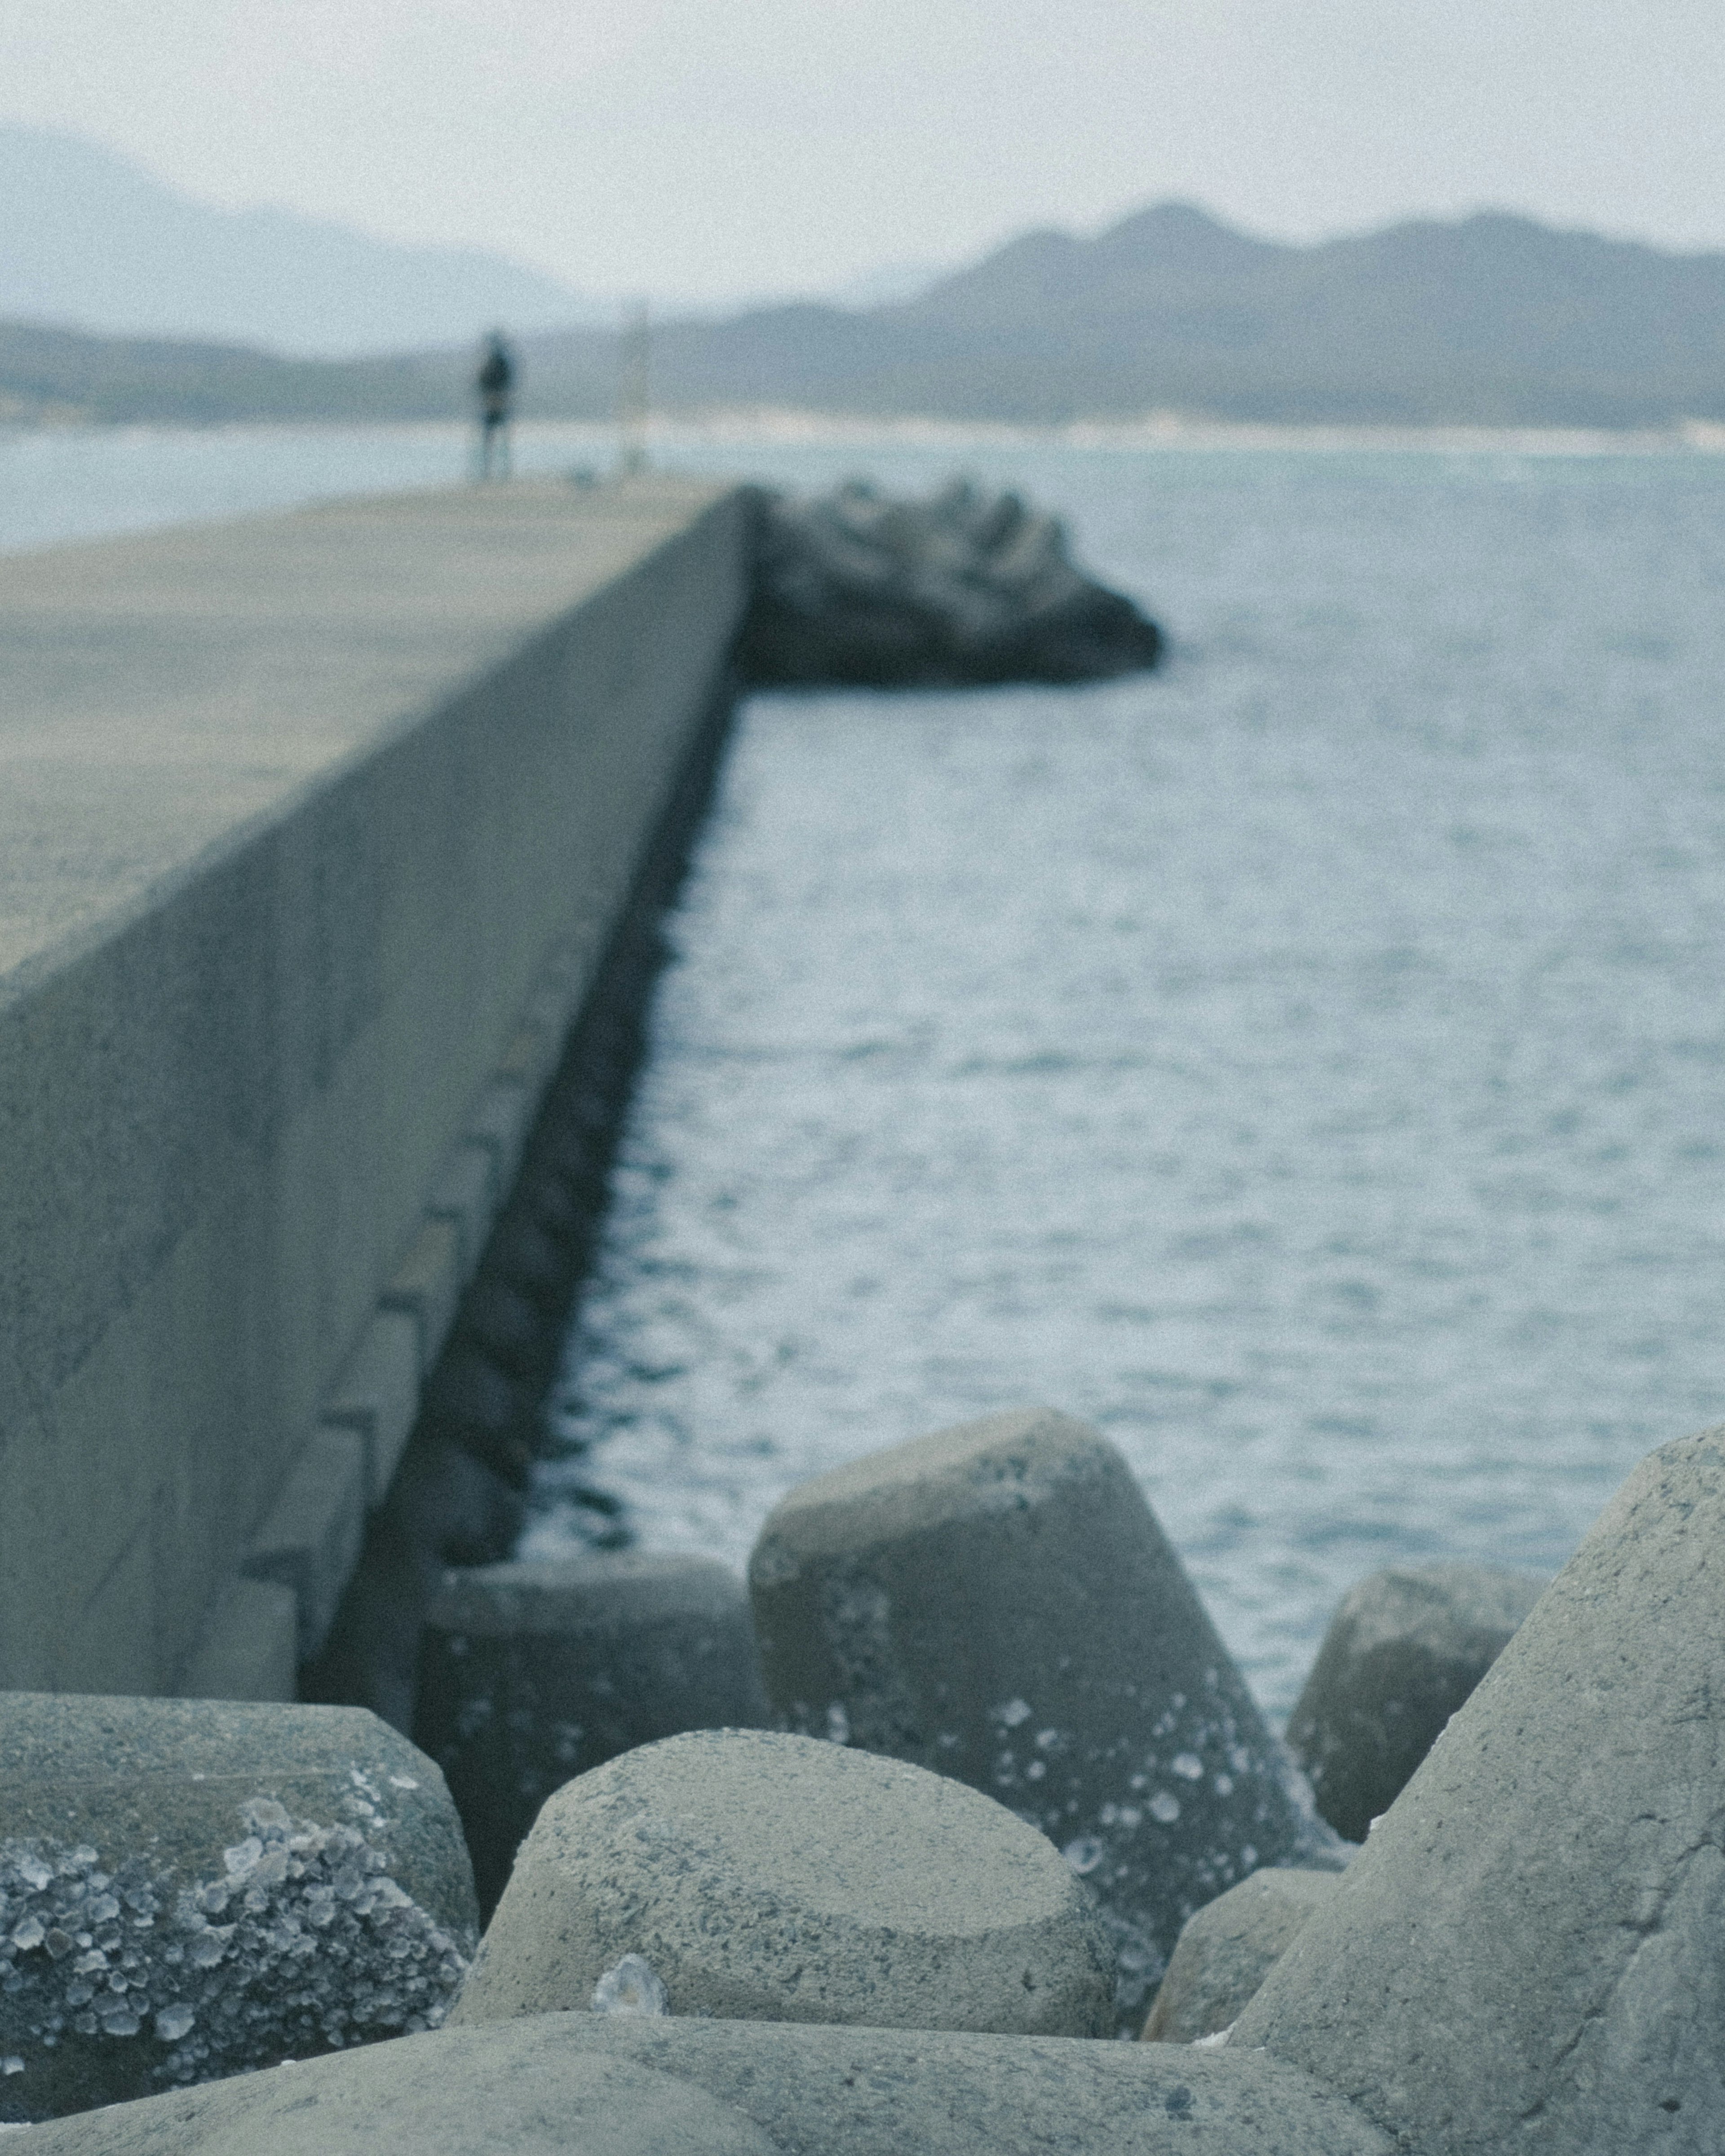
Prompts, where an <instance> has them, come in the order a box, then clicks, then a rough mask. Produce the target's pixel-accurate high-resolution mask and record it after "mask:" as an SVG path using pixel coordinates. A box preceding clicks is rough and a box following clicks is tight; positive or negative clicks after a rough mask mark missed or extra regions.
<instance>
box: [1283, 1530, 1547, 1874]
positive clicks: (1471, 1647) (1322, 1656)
mask: <svg viewBox="0 0 1725 2156" xmlns="http://www.w3.org/2000/svg"><path fill="white" fill-rule="evenodd" d="M1544 1589H1545V1582H1544V1580H1543V1579H1540V1578H1536V1577H1535V1576H1534V1575H1533V1574H1532V1573H1525V1572H1503V1571H1499V1570H1497V1569H1495V1568H1492V1567H1491V1566H1489V1565H1483V1564H1398V1565H1390V1566H1388V1567H1387V1568H1385V1569H1384V1571H1382V1572H1374V1573H1372V1574H1371V1575H1370V1577H1369V1578H1366V1579H1363V1580H1361V1582H1360V1583H1359V1584H1358V1586H1357V1587H1354V1588H1352V1589H1349V1591H1348V1594H1347V1595H1346V1596H1345V1597H1344V1598H1343V1603H1342V1606H1341V1608H1340V1609H1338V1610H1337V1612H1336V1614H1335V1616H1334V1617H1333V1618H1332V1620H1331V1621H1330V1629H1329V1630H1328V1631H1327V1632H1326V1633H1325V1635H1324V1641H1323V1645H1322V1647H1321V1648H1320V1649H1319V1650H1318V1656H1317V1661H1316V1662H1315V1663H1313V1665H1312V1674H1311V1676H1309V1677H1307V1680H1306V1686H1305V1689H1304V1690H1303V1691H1301V1694H1300V1697H1299V1701H1298V1703H1297V1704H1296V1707H1295V1708H1294V1712H1293V1713H1292V1715H1291V1717H1289V1721H1288V1732H1287V1736H1288V1749H1289V1750H1290V1751H1291V1753H1293V1755H1294V1758H1295V1759H1296V1761H1297V1762H1298V1763H1299V1764H1300V1766H1301V1767H1302V1768H1304V1769H1305V1771H1306V1774H1307V1777H1308V1778H1309V1779H1310V1781H1311V1783H1312V1792H1313V1794H1314V1795H1315V1796H1316V1797H1317V1809H1318V1811H1319V1813H1320V1814H1321V1815H1322V1817H1323V1818H1325V1819H1327V1820H1328V1821H1329V1823H1330V1825H1332V1827H1334V1828H1335V1830H1336V1831H1337V1834H1339V1835H1342V1836H1343V1839H1344V1840H1348V1841H1363V1840H1365V1838H1366V1834H1367V1831H1368V1829H1369V1828H1370V1826H1371V1824H1372V1821H1373V1820H1374V1819H1376V1818H1377V1817H1378V1814H1379V1813H1380V1812H1387V1811H1388V1810H1389V1807H1390V1806H1391V1804H1394V1802H1395V1799H1397V1797H1399V1795H1400V1794H1401V1793H1402V1791H1403V1789H1405V1788H1406V1786H1407V1784H1408V1783H1409V1780H1410V1779H1411V1778H1412V1776H1413V1774H1414V1769H1415V1768H1417V1767H1418V1766H1419V1764H1420V1761H1421V1760H1422V1759H1423V1758H1425V1755H1426V1753H1428V1752H1429V1751H1430V1749H1431V1748H1432V1746H1433V1745H1434V1744H1435V1743H1436V1742H1437V1740H1438V1738H1439V1737H1440V1735H1441V1734H1442V1732H1443V1727H1444V1724H1445V1722H1447V1721H1448V1720H1449V1718H1450V1716H1451V1715H1452V1714H1454V1713H1455V1710H1456V1709H1457V1708H1458V1707H1460V1706H1461V1703H1462V1702H1463V1701H1464V1700H1465V1699H1466V1697H1467V1696H1468V1694H1469V1693H1470V1692H1471V1691H1472V1690H1473V1688H1474V1686H1476V1684H1477V1683H1478V1682H1479V1681H1480V1679H1481V1677H1482V1676H1484V1675H1485V1674H1486V1671H1487V1670H1488V1669H1490V1668H1491V1665H1492V1663H1493V1662H1494V1661H1497V1657H1498V1655H1501V1654H1502V1652H1503V1650H1504V1648H1505V1647H1506V1646H1507V1645H1508V1644H1509V1641H1510V1639H1511V1637H1512V1635H1513V1633H1514V1631H1515V1630H1516V1627H1517V1625H1519V1624H1520V1623H1521V1622H1522V1619H1523V1618H1524V1617H1526V1615H1527V1612H1528V1611H1529V1610H1530V1609H1532V1607H1533V1604H1535V1603H1536V1602H1537V1601H1538V1599H1539V1597H1540V1595H1541V1594H1543V1592H1544Z"/></svg>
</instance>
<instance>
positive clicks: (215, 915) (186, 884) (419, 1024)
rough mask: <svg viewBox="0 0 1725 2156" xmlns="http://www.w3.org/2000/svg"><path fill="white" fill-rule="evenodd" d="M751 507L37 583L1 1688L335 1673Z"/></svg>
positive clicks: (258, 1684)
mask: <svg viewBox="0 0 1725 2156" xmlns="http://www.w3.org/2000/svg"><path fill="white" fill-rule="evenodd" d="M751 515H752V510H751V506H750V504H749V502H748V500H747V497H746V496H744V495H742V494H741V493H739V492H737V490H732V489H728V488H726V487H723V486H714V485H700V484H683V485H679V484H677V483H675V482H670V481H653V482H642V483H639V484H633V485H628V486H624V487H617V488H606V489H603V490H593V491H591V492H586V491H581V490H576V489H574V488H572V487H570V486H569V485H566V484H564V483H562V482H560V481H547V482H545V483H543V484H541V485H525V486H521V487H516V488H511V489H509V490H488V491H485V492H473V491H470V490H463V491H461V492H459V493H456V492H450V493H445V494H440V495H439V494H428V495H416V496H401V497H395V498H391V499H385V500H376V501H356V502H347V503H341V504H338V505H335V506H329V507H325V508H319V509H316V510H312V511H302V512H300V513H299V514H297V515H294V516H283V517H279V518H270V519H261V520H258V521H251V522H247V523H243V524H236V525H232V526H201V527H190V528H187V529H184V530H181V531H173V532H170V533H167V534H163V535H161V536H155V537H151V538H146V539H139V540H132V541H125V542H106V543H103V544H100V545H96V546H91V547H80V548H77V549H68V550H64V551H61V552H56V553H47V554H42V555H38V556H27V557H18V558H15V559H13V560H11V561H8V562H5V563H4V564H3V567H0V667H3V669H4V675H5V679H6V681H7V696H6V703H5V706H4V711H3V716H0V773H3V783H0V860H3V862H4V864H5V865H4V870H3V879H4V880H3V909H0V968H3V971H0V1123H3V1127H4V1131H5V1147H6V1173H5V1176H4V1178H3V1180H0V1250H3V1252H4V1254H5V1255H4V1265H5V1267H6V1282H5V1289H6V1292H5V1303H6V1308H7V1313H8V1318H7V1333H6V1338H5V1341H4V1344H3V1348H0V1686H6V1687H8V1688H13V1689H27V1688H28V1689H39V1690H44V1691H46V1690H53V1691H107V1692H127V1693H150V1692H161V1691H177V1692H180V1693H184V1694H199V1693H202V1694H204V1695H207V1696H219V1697H254V1698H266V1697H291V1692H292V1686H293V1683H294V1676H295V1666H296V1665H297V1664H299V1663H301V1662H304V1661H305V1660H306V1659H307V1658H308V1656H310V1655H313V1654H315V1653H316V1650H318V1648H319V1647H320V1645H321V1640H322V1636H323V1634H324V1632H325V1631H326V1629H327V1626H328V1625H329V1623H330V1622H331V1620H332V1617H333V1614H334V1611H335V1609H336V1604H337V1601H338V1599H339V1595H340V1593H341V1588H342V1586H343V1584H344V1583H345V1578H346V1576H347V1572H348V1570H349V1569H350V1568H351V1567H352V1563H353V1562H354V1561H355V1558H357V1552H358V1548H359V1545H360V1538H361V1534H362V1528H363V1524H364V1521H365V1518H366V1517H367V1512H368V1510H369V1509H370V1508H371V1507H374V1506H375V1505H377V1503H379V1502H380V1501H382V1498H383V1496H385V1494H386V1493H387V1491H388V1487H389V1484H390V1481H391V1479H392V1475H393V1469H394V1466H395V1464H396V1460H397V1459H398V1456H399V1455H400V1452H401V1450H402V1447H403V1445H404V1444H405V1442H406V1440H407V1438H408V1432H409V1430H410V1429H411V1427H412V1424H413V1420H414V1418H415V1414H416V1412H417V1405H418V1389H419V1385H420V1383H421V1380H422V1378H423V1377H424V1374H425V1373H426V1372H427V1371H428V1370H429V1368H430V1367H431V1365H432V1363H434V1359H435V1358H436V1356H437V1353H438V1352H439V1347H440V1346H441V1343H442V1338H443V1335H444V1331H445V1330H446V1329H447V1327H448V1323H449V1318H450V1316H451V1314H452V1312H453V1310H454V1304H455V1301H456V1296H457V1294H458V1291H459V1287H460V1286H461V1283H462V1281H463V1279H464V1277H465V1274H466V1272H467V1271H468V1270H470V1269H471V1267H472V1265H473V1264H474V1262H475V1260H476V1257H477V1255H478V1251H479V1250H480V1246H481V1245H482V1244H483V1242H484V1240H485V1236H486V1235H487V1233H488V1232H489V1229H490V1221H491V1219H492V1217H493V1215H494V1214H495V1210H496V1209H497V1207H498V1205H499V1204H501V1200H502V1198H503V1196H504V1194H505V1193H506V1191H507V1189H508V1188H509V1185H510V1183H511V1179H512V1177H513V1174H514V1171H515V1168H516V1161H517V1158H518V1157H519V1154H520V1151H521V1145H522V1143H523V1141H524V1138H525V1137H526V1131H527V1128H528V1126H529V1124H530V1123H531V1118H532V1116H533V1113H534V1111H535V1109H536V1106H537V1101H538V1097H539V1095H540V1092H541V1091H542V1088H543V1086H544V1083H545V1081H546V1080H547V1076H548V1075H549V1074H550V1072H551V1071H552V1069H553V1067H554V1066H555V1065H556V1063H557V1058H558V1055H559V1053H560V1051H561V1049H562V1043H563V1040H564V1038H565V1035H566V1034H567V1028H568V1025H569V1022H570V1020H571V1018H572V1015H573V1014H574V1013H575V1011H576V1010H577V1009H578V1007H579V1006H580V1004H581V1003H582V1000H583V996H584V994H585V992H586V990H587V988H588V984H589V983H590V981H591V979H592V978H593V973H594V972H595V969H596V968H597V967H598V962H599V960H600V958H601V956H602V954H603V952H604V950H605V948H606V947H607V944H608V940H609V938H610V936H611V934H612V932H613V930H614V927H615V925H616V922H617V921H618V919H619V915H620V913H621V911H622V910H623V908H624V905H625V902H626V901H627V898H628V896H629V891H630V889H631V887H632V885H633V884H634V880H635V878H636V876H637V875H638V873H639V869H640V867H641V864H642V861H643V858H644V855H645V853H646V851H647V850H648V847H649V843H650V841H651V839H652V835H653V834H654V832H655V829H656V828H657V826H658V824H659V821H660V817H661V815H662V814H663V812H664V810H665V806H666V803H668V801H669V800H670V798H671V796H672V793H673V792H674V790H675V785H676V783H677V781H678V779H679V778H680V775H681V773H682V772H683V770H684V768H685V765H686V762H687V760H688V757H689V754H690V752H691V745H692V743H693V742H695V740H696V737H697V736H698V734H699V732H700V731H701V728H702V726H707V725H710V724H711V719H712V714H713V710H714V706H715V699H716V697H719V696H722V694H723V680H724V668H725V665H726V657H727V654H728V651H729V649H730V645H731V643H732V637H733V635H734V633H735V629H736V627H737V621H738V619H739V618H740V615H741V612H742V607H743V604H744V603H745V600H746V597H747V573H748V555H749V538H748V534H749V531H750V529H751V525H750V519H751Z"/></svg>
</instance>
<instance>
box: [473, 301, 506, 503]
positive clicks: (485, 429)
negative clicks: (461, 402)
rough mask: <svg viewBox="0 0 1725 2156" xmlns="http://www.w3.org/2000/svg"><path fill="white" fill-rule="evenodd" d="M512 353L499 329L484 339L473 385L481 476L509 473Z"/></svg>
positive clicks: (482, 477) (503, 476) (500, 477)
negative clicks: (483, 353) (478, 426)
mask: <svg viewBox="0 0 1725 2156" xmlns="http://www.w3.org/2000/svg"><path fill="white" fill-rule="evenodd" d="M515 382H516V365H515V357H514V355H513V354H512V353H511V351H510V349H509V346H508V345H507V344H506V343H505V341H504V338H503V332H502V331H501V330H493V331H491V334H490V336H488V337H487V338H486V339H485V357H484V358H483V359H482V360H481V361H480V370H479V372H478V373H477V374H476V375H475V377H474V378H473V386H474V388H475V390H476V391H477V392H478V393H479V401H480V469H479V475H480V478H481V479H482V480H486V479H507V478H508V477H509V464H510V459H509V414H510V405H511V401H512V399H513V398H514V396H515Z"/></svg>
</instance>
